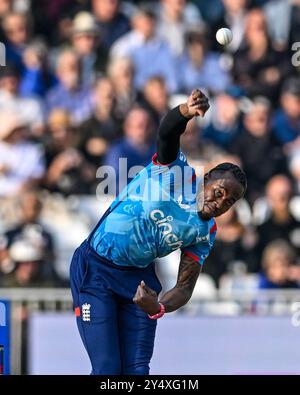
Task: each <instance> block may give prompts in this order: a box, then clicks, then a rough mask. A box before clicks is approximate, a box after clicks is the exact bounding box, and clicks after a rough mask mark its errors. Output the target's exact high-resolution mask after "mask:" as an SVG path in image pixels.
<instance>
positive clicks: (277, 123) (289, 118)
mask: <svg viewBox="0 0 300 395" xmlns="http://www.w3.org/2000/svg"><path fill="white" fill-rule="evenodd" d="M280 101H281V108H280V109H279V110H277V112H276V113H275V115H274V118H273V127H274V132H275V134H276V136H277V138H278V139H279V141H280V142H281V144H284V145H286V147H287V151H288V152H289V151H292V150H293V149H294V148H295V147H296V146H298V147H299V146H300V81H299V79H298V78H291V79H289V80H287V81H286V82H285V83H284V85H283V87H282V94H281V97H280ZM290 143H291V144H290Z"/></svg>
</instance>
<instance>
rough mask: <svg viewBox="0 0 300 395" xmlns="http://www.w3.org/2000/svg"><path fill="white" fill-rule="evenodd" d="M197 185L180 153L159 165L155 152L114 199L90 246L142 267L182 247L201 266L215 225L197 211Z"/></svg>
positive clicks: (115, 259) (120, 261)
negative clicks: (150, 159) (146, 164)
mask: <svg viewBox="0 0 300 395" xmlns="http://www.w3.org/2000/svg"><path fill="white" fill-rule="evenodd" d="M198 185H199V180H198V179H197V178H196V175H195V171H194V169H193V168H192V167H190V166H189V165H188V163H187V161H186V158H185V156H184V154H183V153H182V152H179V153H178V156H177V159H176V160H175V161H174V162H172V163H171V164H169V165H160V164H158V163H157V162H156V155H154V157H153V159H152V163H150V164H149V165H148V166H147V167H146V168H145V169H144V170H142V171H141V172H140V173H139V174H138V175H137V176H136V177H135V178H134V179H133V181H132V182H131V183H130V184H129V185H128V186H127V187H126V188H125V190H124V191H123V192H122V193H121V194H120V196H119V197H118V198H117V199H116V200H115V201H114V202H113V203H112V205H111V207H110V209H111V212H110V214H109V215H108V216H107V217H106V218H105V219H104V220H103V221H102V222H100V224H99V225H98V226H97V227H96V229H95V230H94V232H93V234H92V237H91V238H90V243H91V246H92V247H93V248H94V250H95V251H96V252H97V253H98V254H99V255H100V256H102V257H104V258H106V259H108V260H110V261H112V262H113V263H115V264H117V265H121V266H135V267H139V268H143V267H146V266H148V265H149V264H150V263H151V262H152V261H153V260H154V259H155V258H158V257H163V256H166V255H168V254H170V253H171V252H173V251H175V250H177V249H179V248H180V249H181V250H182V251H183V252H184V253H185V254H186V255H189V256H191V257H193V258H194V259H195V260H196V261H197V262H199V264H201V265H202V264H203V263H204V260H205V259H206V257H207V256H208V255H209V252H210V250H211V248H212V246H213V243H214V239H215V234H216V224H215V221H214V219H211V220H209V221H204V220H202V219H201V218H200V217H199V215H198V207H197V199H196V196H198V195H197V191H196V188H197V186H198Z"/></svg>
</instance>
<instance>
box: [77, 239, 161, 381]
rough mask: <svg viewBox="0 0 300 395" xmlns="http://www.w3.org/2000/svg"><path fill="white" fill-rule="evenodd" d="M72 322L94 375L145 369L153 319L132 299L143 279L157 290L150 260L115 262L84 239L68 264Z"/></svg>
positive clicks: (137, 371) (152, 331)
mask: <svg viewBox="0 0 300 395" xmlns="http://www.w3.org/2000/svg"><path fill="white" fill-rule="evenodd" d="M70 280H71V291H72V296H73V303H74V308H75V313H76V320H77V326H78V329H79V333H80V336H81V339H82V341H83V344H84V346H85V348H86V351H87V353H88V355H89V358H90V361H91V364H92V374H94V375H113V374H115V375H120V374H125V375H138V374H143V375H146V374H149V363H150V360H151V357H152V354H153V347H154V338H155V331H156V325H157V322H156V320H151V319H150V318H149V317H148V315H147V314H146V313H144V312H143V311H142V310H141V309H140V308H139V307H138V306H137V305H135V304H134V303H133V301H132V299H133V297H134V295H135V292H136V289H137V287H138V285H139V283H140V282H141V280H144V281H145V283H146V284H147V285H148V286H149V287H151V288H152V289H154V290H155V291H156V292H157V294H159V292H160V291H161V284H160V282H159V279H158V278H157V276H156V273H155V267H154V264H151V265H149V266H148V267H147V268H145V269H139V268H134V267H121V266H118V265H115V264H113V263H112V262H110V261H108V260H106V259H103V258H101V257H100V256H99V255H98V254H96V252H95V251H94V250H93V249H92V248H91V247H90V245H89V243H88V242H87V241H85V242H84V243H83V244H82V245H81V246H80V247H79V248H78V249H77V250H76V251H75V253H74V256H73V259H72V262H71V267H70Z"/></svg>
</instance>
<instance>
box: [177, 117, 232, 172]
mask: <svg viewBox="0 0 300 395" xmlns="http://www.w3.org/2000/svg"><path fill="white" fill-rule="evenodd" d="M180 146H181V148H182V151H183V152H184V154H185V156H186V157H187V160H188V163H189V164H190V165H191V166H192V167H196V166H207V165H208V163H210V162H211V161H214V160H216V159H217V158H220V157H222V158H223V157H224V156H225V151H223V150H222V149H220V148H219V147H218V146H216V145H215V144H213V143H211V142H209V141H204V140H203V139H202V130H201V127H200V126H199V124H198V122H197V121H196V120H195V119H193V120H191V121H190V122H189V123H188V124H187V128H186V130H185V132H184V133H183V135H182V136H181V142H180Z"/></svg>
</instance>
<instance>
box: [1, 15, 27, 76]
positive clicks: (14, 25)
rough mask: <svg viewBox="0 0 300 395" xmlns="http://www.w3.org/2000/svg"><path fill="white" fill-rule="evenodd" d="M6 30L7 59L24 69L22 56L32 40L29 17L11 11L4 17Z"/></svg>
mask: <svg viewBox="0 0 300 395" xmlns="http://www.w3.org/2000/svg"><path fill="white" fill-rule="evenodd" d="M2 29H3V31H4V39H5V47H6V60H7V62H11V63H14V64H16V65H17V67H18V69H19V71H20V72H21V71H22V68H23V62H22V56H23V52H24V49H25V47H26V45H27V44H28V43H29V41H30V37H31V30H32V27H31V26H30V22H29V18H28V16H27V15H25V14H23V13H20V12H9V13H8V14H6V15H5V16H4V17H3V19H2Z"/></svg>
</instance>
